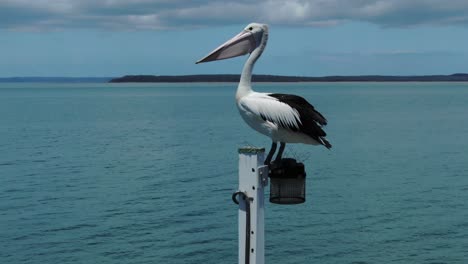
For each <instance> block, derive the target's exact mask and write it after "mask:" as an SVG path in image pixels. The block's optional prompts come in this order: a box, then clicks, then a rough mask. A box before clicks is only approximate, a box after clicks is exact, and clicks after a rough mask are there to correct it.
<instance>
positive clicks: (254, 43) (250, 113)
mask: <svg viewBox="0 0 468 264" xmlns="http://www.w3.org/2000/svg"><path fill="white" fill-rule="evenodd" d="M267 41H268V26H267V25H265V24H259V23H251V24H249V25H248V26H247V27H245V28H244V30H242V31H241V32H240V33H239V34H237V35H236V36H235V37H233V38H232V39H230V40H228V41H227V42H225V43H224V44H222V45H221V46H219V47H218V48H216V49H215V50H213V51H212V52H211V53H209V54H208V55H207V56H205V57H204V58H202V59H201V60H199V61H197V62H196V63H197V64H198V63H202V62H209V61H216V60H223V59H229V58H233V57H237V56H242V55H246V54H248V53H250V55H249V57H248V59H247V61H246V62H245V64H244V68H243V70H242V74H241V77H240V82H239V86H238V87H237V92H236V103H237V108H238V109H239V112H240V115H241V116H242V118H243V119H244V121H245V122H246V123H247V124H248V125H249V126H250V127H252V128H253V129H254V130H256V131H258V132H260V133H261V134H264V135H266V136H268V137H270V138H271V140H272V144H271V149H270V151H269V153H268V155H267V158H266V159H265V165H270V163H271V160H272V158H273V155H274V154H275V152H276V148H277V144H278V142H280V148H279V150H278V154H277V155H276V158H275V161H274V162H275V163H276V162H279V161H280V160H281V158H282V155H283V151H284V148H285V147H286V143H303V144H311V145H323V146H325V147H326V148H328V149H330V148H331V144H330V143H329V142H328V141H327V140H326V139H325V136H326V133H325V131H323V129H322V126H325V125H326V124H327V119H326V118H325V117H324V116H323V115H322V114H320V113H319V112H318V111H317V110H315V108H314V107H313V106H312V105H311V104H310V103H309V102H307V101H306V100H305V99H304V98H302V97H300V96H297V95H292V94H280V93H258V92H255V91H253V90H252V81H251V80H252V70H253V67H254V65H255V62H256V61H257V59H258V58H260V56H261V55H262V53H263V50H264V49H265V47H266V44H267Z"/></svg>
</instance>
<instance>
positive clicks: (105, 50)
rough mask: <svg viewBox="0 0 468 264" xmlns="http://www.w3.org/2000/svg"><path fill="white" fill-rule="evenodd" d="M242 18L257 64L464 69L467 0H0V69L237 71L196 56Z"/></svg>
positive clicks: (32, 72) (313, 69)
mask: <svg viewBox="0 0 468 264" xmlns="http://www.w3.org/2000/svg"><path fill="white" fill-rule="evenodd" d="M250 22H259V23H266V24H268V25H269V29H270V30H269V40H268V45H267V48H266V50H265V52H264V53H263V55H262V57H261V58H260V59H259V60H258V61H257V64H256V66H255V70H254V73H258V74H279V75H295V76H327V75H370V74H379V75H429V74H452V73H459V72H465V73H466V72H468V1H467V0H446V1H441V0H385V1H384V0H289V1H286V0H281V1H280V0H259V1H246V0H238V1H214V0H191V1H188V0H34V1H31V0H0V77H16V76H43V77H50V76H65V77H85V76H89V77H100V76H106V77H114V76H122V75H128V74H154V75H183V74H218V73H240V71H241V69H242V66H243V63H244V61H245V59H246V57H239V58H235V59H230V60H225V61H218V62H211V63H203V64H198V65H196V64H195V61H197V60H198V59H200V58H202V57H204V56H205V55H206V54H207V53H209V52H210V51H212V50H213V49H214V48H216V47H218V46H219V45H220V44H222V43H223V42H225V41H226V40H227V39H229V38H231V37H233V36H234V35H235V34H237V33H239V32H240V31H241V30H242V29H243V28H244V27H245V26H246V25H247V24H248V23H250Z"/></svg>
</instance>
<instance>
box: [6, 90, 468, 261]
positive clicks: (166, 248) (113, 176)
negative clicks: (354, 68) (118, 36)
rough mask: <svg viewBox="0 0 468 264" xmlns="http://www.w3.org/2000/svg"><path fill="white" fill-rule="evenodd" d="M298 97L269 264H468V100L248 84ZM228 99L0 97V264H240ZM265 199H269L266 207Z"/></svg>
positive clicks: (270, 209) (230, 93)
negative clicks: (289, 183) (302, 115)
mask: <svg viewBox="0 0 468 264" xmlns="http://www.w3.org/2000/svg"><path fill="white" fill-rule="evenodd" d="M254 88H255V89H256V90H258V91H271V92H281V93H293V94H298V95H301V96H303V97H305V98H306V99H307V100H309V101H310V102H311V103H312V104H313V105H314V106H315V107H316V108H317V109H318V110H319V111H320V112H322V113H323V114H324V115H325V116H326V117H327V118H328V121H329V125H328V126H327V127H326V131H327V133H328V137H327V138H328V139H329V140H330V142H331V143H332V144H333V148H332V150H331V151H329V150H327V149H325V148H324V147H314V146H305V145H288V146H287V147H286V150H287V151H286V153H285V156H286V157H293V158H297V159H299V160H301V161H303V162H304V163H305V166H306V171H307V197H306V203H305V204H302V205H296V206H281V205H274V204H269V203H268V204H266V216H265V223H266V230H265V234H266V263H269V264H275V263H276V264H279V263H287V264H293V263H298V264H299V263H355V264H357V263H360V264H364V263H379V264H382V263H401V264H407V263H448V264H453V263H460V264H461V263H463V264H465V263H468V154H467V153H468V139H467V138H468V84H466V83H294V84H256V85H255V86H254ZM235 89H236V84H234V83H229V84H223V83H216V84H29V83H19V84H18V83H17V84H8V83H7V84H5V83H4V84H0V263H6V264H19V263H44V264H55V263H56V264H59V263H60V264H65V263H100V264H105V263H112V264H118V263H129V264H130V263H131V264H135V263H171V264H172V263H174V264H178V263H181V264H182V263H184V264H186V263H204V264H210V263H212V264H219V263H237V252H238V249H237V207H236V205H235V204H233V202H232V201H231V194H232V193H233V192H234V191H235V190H236V188H237V166H238V154H237V149H238V147H241V146H244V145H255V146H264V147H267V148H269V146H270V144H271V142H270V141H269V139H268V138H267V137H264V136H262V135H260V134H257V133H256V132H255V131H253V130H252V129H250V128H249V127H247V125H246V124H244V122H243V121H242V120H241V117H240V116H239V113H238V112H237V109H236V106H235V99H234V94H235ZM266 195H268V193H267V194H266Z"/></svg>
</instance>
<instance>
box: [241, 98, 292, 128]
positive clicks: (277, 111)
mask: <svg viewBox="0 0 468 264" xmlns="http://www.w3.org/2000/svg"><path fill="white" fill-rule="evenodd" d="M239 104H240V105H241V107H242V108H243V109H245V110H247V111H248V112H250V113H251V114H253V115H255V116H257V117H258V118H261V119H263V120H265V121H270V122H272V123H274V124H276V125H277V126H281V127H283V128H287V129H290V130H292V131H298V130H299V127H300V124H301V121H300V115H299V112H298V111H297V110H296V109H294V108H291V107H290V106H289V105H288V104H285V103H283V102H280V101H279V100H277V99H276V98H274V97H271V96H269V95H268V94H263V93H255V94H252V95H250V96H246V97H244V98H242V99H241V100H240V101H239Z"/></svg>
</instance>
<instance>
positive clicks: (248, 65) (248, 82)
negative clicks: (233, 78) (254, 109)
mask: <svg viewBox="0 0 468 264" xmlns="http://www.w3.org/2000/svg"><path fill="white" fill-rule="evenodd" d="M267 40H268V31H267V30H265V31H264V33H263V37H262V40H261V43H260V45H259V46H258V47H257V48H256V49H254V51H252V53H250V56H249V58H248V59H247V61H246V62H245V64H244V68H243V69H242V74H241V77H240V82H239V86H238V87H237V92H236V99H237V100H239V99H240V98H242V97H244V96H246V95H248V94H249V93H250V92H252V71H253V67H254V65H255V62H256V61H257V60H258V58H260V56H261V55H262V52H263V50H264V49H265V47H266V43H267Z"/></svg>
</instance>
